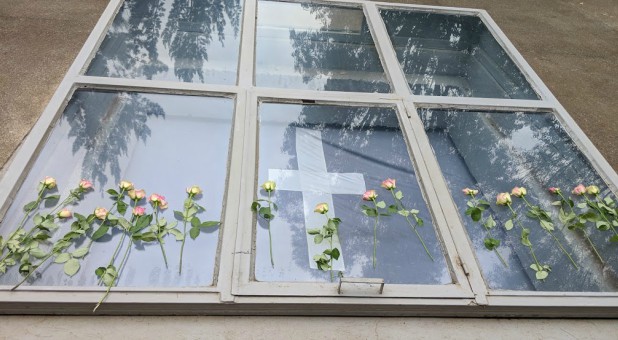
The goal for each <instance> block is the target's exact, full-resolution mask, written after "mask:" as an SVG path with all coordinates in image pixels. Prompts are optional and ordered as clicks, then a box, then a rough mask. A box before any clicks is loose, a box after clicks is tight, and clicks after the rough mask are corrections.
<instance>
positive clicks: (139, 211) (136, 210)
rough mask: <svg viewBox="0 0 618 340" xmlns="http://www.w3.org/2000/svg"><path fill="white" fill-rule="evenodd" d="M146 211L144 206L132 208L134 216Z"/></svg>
mask: <svg viewBox="0 0 618 340" xmlns="http://www.w3.org/2000/svg"><path fill="white" fill-rule="evenodd" d="M145 213H146V208H144V207H135V208H133V215H134V216H143V215H144V214H145Z"/></svg>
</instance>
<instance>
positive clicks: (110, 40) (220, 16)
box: [86, 0, 242, 85]
mask: <svg viewBox="0 0 618 340" xmlns="http://www.w3.org/2000/svg"><path fill="white" fill-rule="evenodd" d="M241 13H242V1H241V0H220V1H206V0H127V1H125V3H124V4H123V6H122V8H121V9H120V12H119V13H118V14H117V15H116V18H115V19H114V23H113V24H112V25H111V27H110V28H109V31H108V32H107V36H106V37H105V40H103V43H102V44H101V47H100V48H99V51H98V52H97V54H96V55H95V57H94V59H93V61H92V63H91V65H90V68H89V69H88V71H87V72H86V74H88V75H92V76H104V77H118V78H132V79H150V80H169V81H182V82H188V83H208V84H226V85H232V84H235V83H236V69H237V64H238V50H239V45H240V35H239V32H240V23H241Z"/></svg>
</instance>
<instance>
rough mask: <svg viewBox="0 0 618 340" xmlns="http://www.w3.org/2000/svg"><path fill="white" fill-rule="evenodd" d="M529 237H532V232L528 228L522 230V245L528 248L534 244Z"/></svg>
mask: <svg viewBox="0 0 618 340" xmlns="http://www.w3.org/2000/svg"><path fill="white" fill-rule="evenodd" d="M529 236H530V230H529V229H527V228H523V229H522V230H521V244H523V245H524V246H527V247H531V246H532V243H531V242H530V239H529V238H528V237H529Z"/></svg>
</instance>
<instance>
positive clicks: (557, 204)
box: [551, 201, 562, 206]
mask: <svg viewBox="0 0 618 340" xmlns="http://www.w3.org/2000/svg"><path fill="white" fill-rule="evenodd" d="M551 205H555V206H562V201H553V202H551Z"/></svg>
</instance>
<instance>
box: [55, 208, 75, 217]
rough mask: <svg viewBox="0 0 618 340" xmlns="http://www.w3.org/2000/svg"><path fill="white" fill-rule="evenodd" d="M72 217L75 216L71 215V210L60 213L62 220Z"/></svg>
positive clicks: (65, 209)
mask: <svg viewBox="0 0 618 340" xmlns="http://www.w3.org/2000/svg"><path fill="white" fill-rule="evenodd" d="M71 216H73V214H72V213H71V210H69V209H67V208H64V209H62V210H60V211H59V212H58V217H60V218H71Z"/></svg>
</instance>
